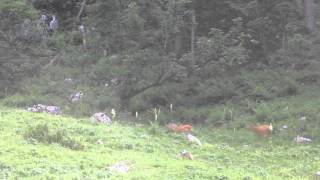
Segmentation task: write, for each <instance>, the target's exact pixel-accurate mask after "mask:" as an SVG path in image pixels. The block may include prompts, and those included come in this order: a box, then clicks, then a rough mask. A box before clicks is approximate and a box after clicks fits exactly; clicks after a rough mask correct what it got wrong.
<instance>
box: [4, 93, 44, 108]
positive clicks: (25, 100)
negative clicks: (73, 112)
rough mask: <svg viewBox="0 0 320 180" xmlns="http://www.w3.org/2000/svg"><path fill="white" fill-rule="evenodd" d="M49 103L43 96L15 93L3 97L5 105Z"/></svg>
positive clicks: (26, 105) (23, 106)
mask: <svg viewBox="0 0 320 180" xmlns="http://www.w3.org/2000/svg"><path fill="white" fill-rule="evenodd" d="M45 102H46V103H47V102H48V101H47V100H46V99H45V98H44V97H42V96H40V97H39V96H24V95H19V94H16V95H13V96H9V97H6V98H5V99H3V101H2V103H3V105H6V106H9V107H22V108H26V107H28V106H29V107H31V106H33V105H35V104H42V103H45Z"/></svg>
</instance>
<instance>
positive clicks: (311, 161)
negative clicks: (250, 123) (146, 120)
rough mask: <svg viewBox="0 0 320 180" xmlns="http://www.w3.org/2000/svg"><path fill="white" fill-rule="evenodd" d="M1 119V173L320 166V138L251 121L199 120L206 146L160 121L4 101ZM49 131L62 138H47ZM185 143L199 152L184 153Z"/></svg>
mask: <svg viewBox="0 0 320 180" xmlns="http://www.w3.org/2000/svg"><path fill="white" fill-rule="evenodd" d="M45 124H46V125H47V129H46V128H45V127H46V126H45ZM39 125H40V126H39ZM0 127H1V128H0V137H1V141H0V147H1V148H0V154H1V155H0V179H15V178H18V179H20V178H23V179H273V180H275V179H308V178H310V177H311V176H312V175H313V174H314V173H315V172H316V171H317V170H318V169H319V168H320V163H319V161H320V156H319V154H320V145H319V144H317V143H311V144H308V145H297V144H295V143H293V142H292V139H289V138H286V137H285V136H283V137H282V136H280V135H279V134H275V135H274V136H273V137H272V138H270V139H260V138H258V137H255V136H254V135H252V134H251V133H250V132H248V131H247V130H245V129H242V130H239V131H235V132H233V131H230V130H226V129H209V128H207V129H203V128H200V127H198V128H197V127H196V128H195V132H194V133H195V134H196V136H197V137H199V138H200V139H201V140H202V141H203V142H204V146H203V147H202V148H199V147H198V146H197V145H190V144H188V142H187V140H186V138H185V137H184V136H183V135H180V134H173V133H169V132H167V130H166V129H165V128H162V127H159V126H155V125H154V126H152V127H150V126H135V125H124V124H122V123H121V122H115V123H113V124H112V125H111V126H106V125H96V124H92V123H91V122H90V121H89V119H73V118H68V117H62V116H50V115H47V114H33V113H30V112H25V111H23V110H15V109H7V108H4V107H1V110H0ZM32 134H33V135H32ZM59 134H60V138H58V136H59ZM49 136H55V137H57V138H56V139H55V140H52V139H51V142H49V141H48V142H45V140H44V139H45V138H48V137H49ZM53 139H54V138H53ZM61 139H63V140H61ZM99 139H101V140H99ZM41 141H42V142H44V143H42V142H41ZM97 141H100V142H101V141H102V142H103V144H101V143H100V144H99V143H97ZM183 149H185V150H187V151H190V152H192V154H193V156H194V160H187V159H182V158H181V157H180V156H179V155H178V154H179V152H180V151H182V150H183ZM119 161H125V162H126V163H128V164H129V165H130V169H129V172H128V173H127V174H120V173H116V172H114V171H110V170H108V167H109V166H111V165H112V164H114V163H117V162H119Z"/></svg>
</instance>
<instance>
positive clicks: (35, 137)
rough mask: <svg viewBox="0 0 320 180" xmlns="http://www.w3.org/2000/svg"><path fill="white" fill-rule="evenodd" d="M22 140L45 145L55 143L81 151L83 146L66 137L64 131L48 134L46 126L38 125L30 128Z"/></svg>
mask: <svg viewBox="0 0 320 180" xmlns="http://www.w3.org/2000/svg"><path fill="white" fill-rule="evenodd" d="M24 138H25V139H26V140H28V141H36V142H42V143H47V144H53V143H57V144H60V145H61V146H63V147H66V148H69V149H72V150H83V149H84V146H83V145H82V144H81V143H79V142H77V141H76V140H74V139H72V138H70V137H68V136H67V134H66V132H65V131H61V130H59V131H56V132H50V130H49V127H48V125H47V124H39V125H37V126H36V127H34V128H30V129H29V130H28V131H27V132H26V133H25V134H24Z"/></svg>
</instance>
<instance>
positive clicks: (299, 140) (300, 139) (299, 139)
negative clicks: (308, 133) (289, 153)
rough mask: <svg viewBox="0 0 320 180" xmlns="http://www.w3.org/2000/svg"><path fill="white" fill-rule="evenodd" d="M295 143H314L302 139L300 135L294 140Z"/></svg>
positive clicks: (307, 139)
mask: <svg viewBox="0 0 320 180" xmlns="http://www.w3.org/2000/svg"><path fill="white" fill-rule="evenodd" d="M294 141H295V142H296V143H309V142H312V140H311V139H309V138H305V137H302V136H300V135H298V136H297V137H295V138H294Z"/></svg>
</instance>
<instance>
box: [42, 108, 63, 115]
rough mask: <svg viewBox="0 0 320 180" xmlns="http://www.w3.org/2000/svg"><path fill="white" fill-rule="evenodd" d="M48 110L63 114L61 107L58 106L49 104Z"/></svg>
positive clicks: (52, 112)
mask: <svg viewBox="0 0 320 180" xmlns="http://www.w3.org/2000/svg"><path fill="white" fill-rule="evenodd" d="M46 112H47V113H49V114H53V115H59V114H61V109H60V107H58V106H47V107H46Z"/></svg>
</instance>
